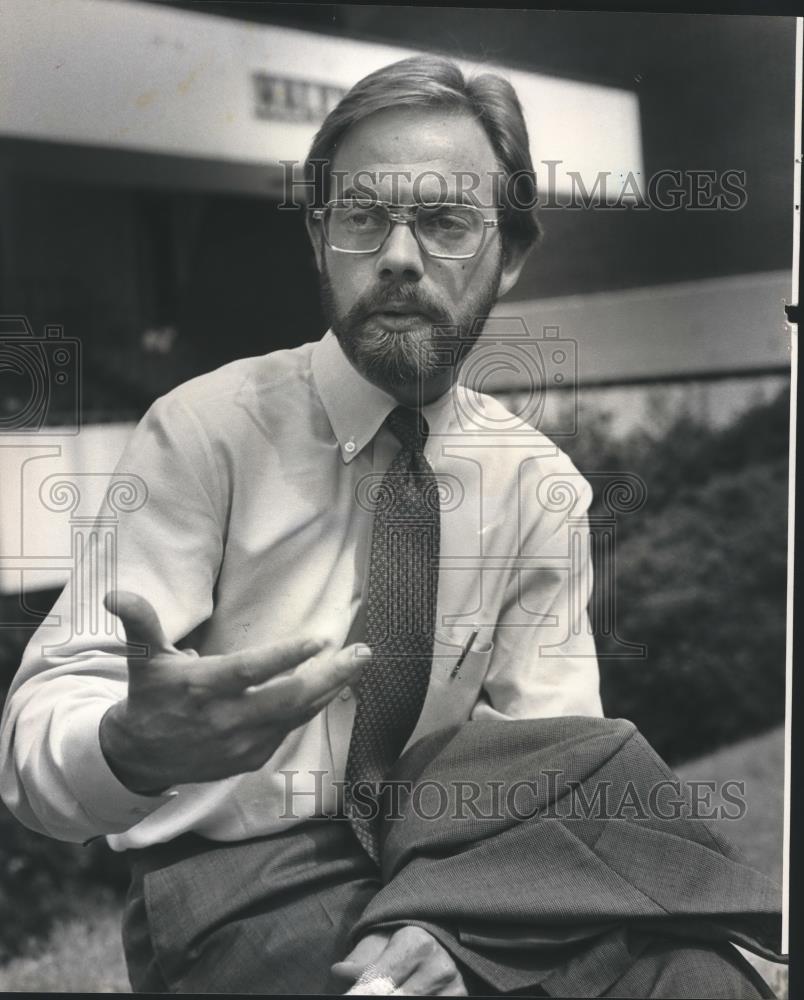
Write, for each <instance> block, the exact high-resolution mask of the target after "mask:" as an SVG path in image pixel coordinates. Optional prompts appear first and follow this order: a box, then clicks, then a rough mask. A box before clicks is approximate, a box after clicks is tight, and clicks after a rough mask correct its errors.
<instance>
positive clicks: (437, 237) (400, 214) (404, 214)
mask: <svg viewBox="0 0 804 1000" xmlns="http://www.w3.org/2000/svg"><path fill="white" fill-rule="evenodd" d="M311 214H312V217H313V218H314V219H319V220H321V222H322V223H323V227H324V239H325V240H326V241H327V245H328V246H329V247H331V248H332V249H333V250H337V251H338V252H339V253H355V254H358V253H376V252H377V251H378V250H379V249H380V247H381V246H382V245H383V243H385V241H386V239H387V238H388V234H389V233H390V232H391V226H392V224H393V223H396V222H401V223H403V224H404V225H412V226H413V234H414V236H415V237H416V242H417V243H418V244H419V246H420V247H421V248H422V250H424V252H425V253H427V254H429V255H430V256H431V257H441V258H444V259H447V260H465V259H466V258H468V257H474V256H475V254H476V253H477V252H478V251H479V250H480V248H481V246H482V245H483V241H484V239H485V237H486V230H487V229H491V228H493V227H495V226H498V225H499V224H500V223H499V220H498V219H486V218H484V216H483V213H482V212H481V210H480V209H479V208H476V207H475V206H474V205H460V204H451V203H449V202H443V201H442V202H434V203H432V204H427V203H425V204H419V205H391V204H389V203H388V202H382V201H367V200H363V199H358V198H349V199H346V200H344V201H330V202H327V204H326V205H325V206H324V207H323V208H314V209H312V211H311Z"/></svg>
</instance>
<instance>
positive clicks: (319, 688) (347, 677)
mask: <svg viewBox="0 0 804 1000" xmlns="http://www.w3.org/2000/svg"><path fill="white" fill-rule="evenodd" d="M370 655H371V652H370V650H369V647H368V646H365V645H362V644H359V645H354V646H347V647H346V649H342V650H341V651H340V652H339V653H337V654H336V655H335V656H328V657H316V658H315V659H311V660H309V661H308V662H306V663H304V664H302V665H301V666H300V667H299V669H298V670H294V671H293V673H289V674H286V675H284V676H282V677H276V678H274V679H273V680H271V681H269V682H268V683H266V684H264V685H263V686H262V687H260V688H258V689H257V690H255V691H252V692H251V693H250V697H251V702H252V705H253V706H254V710H255V712H256V713H257V715H260V716H263V717H266V716H270V715H273V714H279V715H280V716H286V717H289V716H292V715H298V716H300V717H304V718H305V719H306V718H312V716H313V715H317V714H318V712H320V711H321V709H322V708H323V707H324V706H325V705H326V704H327V703H328V702H330V701H331V700H332V699H333V698H334V697H335V695H336V694H337V693H338V692H339V691H340V690H342V689H343V688H344V687H346V686H347V685H349V684H356V683H357V681H358V680H359V678H360V674H361V673H362V671H363V668H364V667H365V666H366V664H367V663H368V661H369V659H370Z"/></svg>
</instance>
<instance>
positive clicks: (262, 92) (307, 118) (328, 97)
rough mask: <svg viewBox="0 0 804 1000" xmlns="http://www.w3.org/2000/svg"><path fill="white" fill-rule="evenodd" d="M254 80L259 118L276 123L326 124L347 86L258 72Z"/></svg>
mask: <svg viewBox="0 0 804 1000" xmlns="http://www.w3.org/2000/svg"><path fill="white" fill-rule="evenodd" d="M252 80H253V81H254V95H255V99H256V103H255V107H254V112H255V114H256V116H257V118H264V119H269V120H273V121H283V122H320V121H323V120H324V118H326V116H327V115H328V114H329V112H330V111H332V109H333V108H334V107H335V106H336V105H337V103H338V102H339V101H340V99H341V98H342V97H343V96H344V94H345V93H346V88H345V87H333V86H332V85H331V84H328V83H321V82H319V81H317V80H299V79H294V78H292V77H288V76H272V75H271V74H270V73H254V74H252Z"/></svg>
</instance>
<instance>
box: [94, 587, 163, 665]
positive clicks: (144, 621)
mask: <svg viewBox="0 0 804 1000" xmlns="http://www.w3.org/2000/svg"><path fill="white" fill-rule="evenodd" d="M103 603H104V606H105V607H106V610H107V611H111V613H112V614H113V615H117V617H118V618H119V619H120V621H121V622H122V623H123V627H124V628H125V630H126V640H127V641H128V642H129V643H132V644H136V645H140V646H144V647H145V654H144V656H131V657H129V662H132V661H134V662H138V661H139V662H142V661H143V660H145V659H150V658H151V657H153V656H156V655H158V654H159V653H167V652H172V651H173V647H172V646H171V645H170V643H169V642H168V641H167V639H166V638H165V633H164V632H163V631H162V625H161V623H160V621H159V615H157V613H156V611H155V610H154V608H153V605H151V604H150V602H148V601H146V599H145V598H144V597H140V595H139V594H134V593H132V592H131V591H129V590H110V591H109V592H108V593H107V594H106V596H105V597H104V598H103Z"/></svg>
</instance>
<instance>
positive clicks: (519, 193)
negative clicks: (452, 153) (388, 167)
mask: <svg viewBox="0 0 804 1000" xmlns="http://www.w3.org/2000/svg"><path fill="white" fill-rule="evenodd" d="M399 107H420V108H427V109H449V110H453V111H457V112H460V111H463V112H466V113H468V114H470V115H472V116H473V117H474V118H475V120H476V121H477V122H478V123H479V124H480V125H481V126H482V127H483V129H484V130H485V132H486V135H487V136H488V137H489V141H490V143H491V146H492V149H493V150H494V153H495V156H496V157H497V161H498V163H499V167H500V169H501V170H502V177H501V178H500V181H501V183H500V184H499V187H498V190H499V205H498V207H499V208H500V233H501V236H502V240H503V247H504V248H505V249H506V250H507V249H508V248H509V247H510V245H512V244H513V245H516V246H518V247H520V248H522V249H530V247H532V246H533V244H534V243H535V242H536V241H537V240H538V239H539V236H540V232H541V230H540V227H539V223H538V222H537V220H536V212H535V205H536V176H535V173H534V170H533V161H532V160H531V156H530V146H529V142H528V130H527V126H526V125H525V118H524V116H523V114H522V107H521V105H520V103H519V98H518V97H517V96H516V92H515V91H514V88H513V87H512V86H511V84H510V83H509V82H508V81H507V80H504V79H503V78H502V77H501V76H497V75H495V74H493V73H483V74H481V75H478V76H475V77H472V78H470V79H468V80H467V79H466V78H465V77H464V75H463V73H462V72H461V70H460V68H459V67H458V66H457V65H456V64H455V63H454V62H452V61H451V60H450V59H446V58H444V57H443V56H434V55H421V56H412V57H411V58H409V59H401V60H400V61H399V62H395V63H391V65H390V66H384V67H383V68H382V69H378V70H375V72H373V73H369V75H368V76H365V77H363V79H362V80H360V81H359V82H358V83H356V84H355V85H354V87H352V89H351V90H350V91H349V92H348V93H347V94H346V95H345V96H344V97H343V98H342V99H341V101H340V102H339V103H338V105H337V106H336V107H335V108H333V110H332V111H330V113H329V114H328V115H327V117H326V119H325V120H324V123H323V124H322V126H321V128H320V129H319V130H318V132H317V133H316V135H315V138H314V139H313V144H312V146H311V147H310V152H309V154H308V156H307V161H306V163H305V171H306V174H307V177H308V178H309V179H311V180H312V179H313V178H315V179H316V182H317V186H318V191H317V193H316V198H318V197H319V192H320V196H321V201H326V200H327V198H328V197H329V189H330V169H331V163H332V160H333V159H334V156H335V152H336V150H337V147H338V144H339V142H340V141H341V139H342V138H343V136H344V135H345V134H346V132H347V131H348V130H349V129H350V128H351V127H352V126H353V125H356V124H357V123H358V122H360V121H362V120H363V119H364V118H366V117H368V116H369V115H371V114H374V112H376V111H384V110H386V109H391V108H399ZM321 165H323V166H324V167H325V169H324V171H323V174H319V173H318V172H317V168H318V167H319V166H321Z"/></svg>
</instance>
